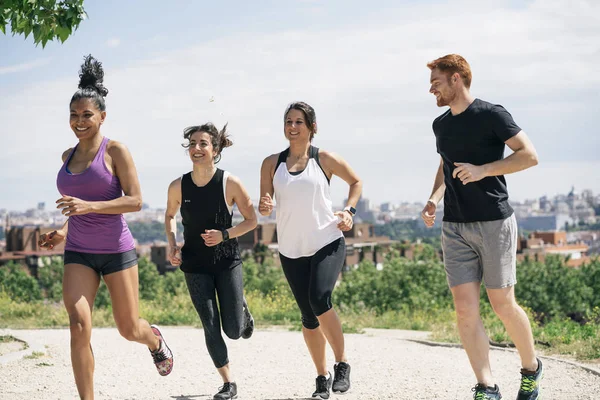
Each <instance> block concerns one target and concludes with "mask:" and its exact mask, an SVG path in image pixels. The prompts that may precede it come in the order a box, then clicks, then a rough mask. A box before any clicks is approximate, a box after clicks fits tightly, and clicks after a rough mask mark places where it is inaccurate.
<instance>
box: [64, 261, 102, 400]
mask: <svg viewBox="0 0 600 400" xmlns="http://www.w3.org/2000/svg"><path fill="white" fill-rule="evenodd" d="M99 284H100V276H99V275H98V274H97V273H96V271H94V270H93V269H91V268H89V267H86V266H85V265H81V264H67V265H65V270H64V275H63V301H64V303H65V308H66V309H67V313H68V314H69V328H70V331H71V364H72V366H73V375H74V376H75V384H76V385H77V392H78V393H79V397H80V398H81V399H83V400H92V399H93V398H94V355H93V353H92V347H91V344H90V341H91V337H92V309H93V306H94V299H95V298H96V293H97V291H98V286H99Z"/></svg>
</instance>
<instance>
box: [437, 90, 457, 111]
mask: <svg viewBox="0 0 600 400" xmlns="http://www.w3.org/2000/svg"><path fill="white" fill-rule="evenodd" d="M454 99H456V92H455V91H453V90H452V91H450V92H448V93H445V94H440V97H438V98H437V99H436V101H437V106H438V107H445V106H449V105H450V103H452V102H453V101H454Z"/></svg>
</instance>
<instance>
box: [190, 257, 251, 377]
mask: <svg viewBox="0 0 600 400" xmlns="http://www.w3.org/2000/svg"><path fill="white" fill-rule="evenodd" d="M185 282H186V283H187V287H188V290H189V292H190V296H191V298H192V302H193V303H194V307H195V308H196V311H197V312H198V315H199V316H200V319H201V320H202V327H203V328H204V338H205V340H206V348H207V349H208V353H209V354H210V357H211V358H212V360H213V363H214V364H215V367H217V368H221V367H224V366H225V365H227V364H228V363H229V358H228V356H227V346H226V345H225V341H224V340H223V336H222V335H221V323H222V324H223V332H225V334H226V335H227V336H228V337H229V338H230V339H239V338H240V336H241V335H242V331H243V330H244V328H245V327H244V308H243V307H244V292H243V290H244V289H243V288H244V286H243V285H244V283H243V281H242V264H240V265H238V266H237V267H234V268H233V269H228V270H225V271H221V272H219V273H216V274H211V273H206V274H196V273H188V272H186V273H185ZM216 295H218V296H219V307H218V308H217V297H216ZM219 310H220V315H219Z"/></svg>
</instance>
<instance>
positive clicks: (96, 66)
mask: <svg viewBox="0 0 600 400" xmlns="http://www.w3.org/2000/svg"><path fill="white" fill-rule="evenodd" d="M103 81H104V70H103V69H102V63H101V62H100V61H98V60H96V59H95V58H94V57H92V55H91V54H89V55H87V56H85V57H84V61H83V64H81V69H80V70H79V86H78V87H79V90H78V91H76V92H75V94H74V95H73V97H71V102H70V103H69V105H70V104H73V102H74V101H77V100H80V99H92V100H93V101H94V103H95V104H96V107H98V110H100V111H105V110H106V103H105V102H104V98H105V97H106V95H107V94H108V89H107V88H105V87H104V85H103Z"/></svg>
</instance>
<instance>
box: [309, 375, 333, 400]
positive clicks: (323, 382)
mask: <svg viewBox="0 0 600 400" xmlns="http://www.w3.org/2000/svg"><path fill="white" fill-rule="evenodd" d="M328 375H329V376H328V377H327V376H323V375H319V376H317V390H315V392H314V393H313V394H312V398H313V399H328V398H329V389H330V388H331V373H329V374H328Z"/></svg>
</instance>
